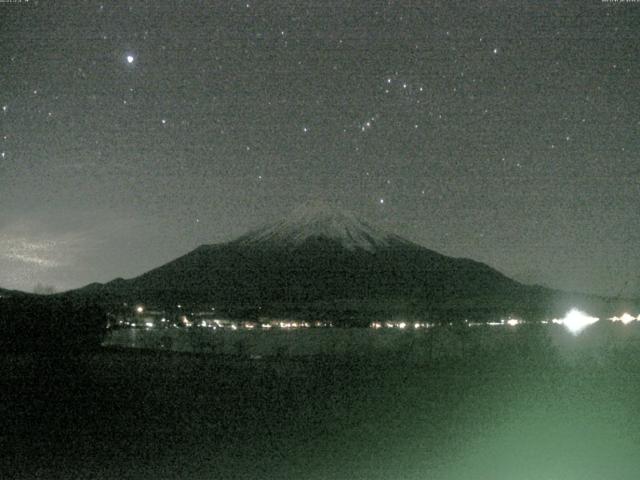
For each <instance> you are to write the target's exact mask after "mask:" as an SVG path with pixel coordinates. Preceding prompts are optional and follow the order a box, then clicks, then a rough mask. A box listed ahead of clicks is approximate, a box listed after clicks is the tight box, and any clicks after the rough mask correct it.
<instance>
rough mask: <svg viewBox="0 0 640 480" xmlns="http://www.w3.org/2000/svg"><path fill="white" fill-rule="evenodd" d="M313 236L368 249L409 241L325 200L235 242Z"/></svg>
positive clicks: (284, 241)
mask: <svg viewBox="0 0 640 480" xmlns="http://www.w3.org/2000/svg"><path fill="white" fill-rule="evenodd" d="M313 238H322V239H327V240H332V241H336V242H338V243H339V244H341V245H342V246H343V247H345V248H348V249H350V250H353V249H356V248H361V249H364V250H367V251H373V250H375V249H376V248H381V247H389V246H391V245H394V244H395V245H397V244H400V243H402V244H407V243H409V242H407V241H406V240H403V239H402V238H400V237H398V236H397V235H393V234H390V233H387V232H385V231H384V230H382V229H380V228H378V227H374V226H372V225H370V224H369V223H367V222H365V221H363V220H361V219H359V218H358V217H356V216H355V215H354V214H353V213H351V212H348V211H345V210H342V209H340V208H338V207H335V206H333V205H329V204H327V203H324V202H313V203H308V204H304V205H301V206H300V207H298V208H296V209H295V210H293V212H292V213H291V214H290V215H289V216H287V217H286V218H284V219H283V220H280V221H279V222H276V223H274V224H271V225H267V226H265V227H262V228H260V229H258V230H256V231H254V232H251V233H249V234H247V235H245V236H243V237H241V238H240V239H238V243H240V244H243V245H254V244H261V243H272V244H280V245H288V246H295V245H300V244H302V243H304V242H306V241H307V240H309V239H313Z"/></svg>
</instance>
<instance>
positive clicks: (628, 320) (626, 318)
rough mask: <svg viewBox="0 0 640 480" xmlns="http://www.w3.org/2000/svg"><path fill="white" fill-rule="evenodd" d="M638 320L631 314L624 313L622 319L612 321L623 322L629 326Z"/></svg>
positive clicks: (616, 318) (613, 318) (612, 319)
mask: <svg viewBox="0 0 640 480" xmlns="http://www.w3.org/2000/svg"><path fill="white" fill-rule="evenodd" d="M635 319H636V318H635V317H632V316H631V315H630V314H628V313H627V312H625V313H623V314H622V316H621V317H612V318H611V319H610V320H611V321H612V322H622V323H623V324H624V325H627V324H629V323H631V322H633V321H634V320H635Z"/></svg>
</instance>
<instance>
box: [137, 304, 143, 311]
mask: <svg viewBox="0 0 640 480" xmlns="http://www.w3.org/2000/svg"><path fill="white" fill-rule="evenodd" d="M136 312H138V313H142V312H144V307H143V306H142V305H139V306H137V307H136Z"/></svg>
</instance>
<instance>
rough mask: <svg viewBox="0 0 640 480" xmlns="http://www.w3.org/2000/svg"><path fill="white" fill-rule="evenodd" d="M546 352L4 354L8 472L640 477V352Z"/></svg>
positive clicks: (1, 414)
mask: <svg viewBox="0 0 640 480" xmlns="http://www.w3.org/2000/svg"><path fill="white" fill-rule="evenodd" d="M534 343H535V342H534ZM535 347H536V345H533V347H531V348H529V347H528V348H527V349H526V350H522V349H520V350H517V349H516V350H514V349H513V348H511V347H510V348H508V349H505V350H504V351H502V352H497V353H496V352H495V351H494V352H492V354H491V355H490V356H482V354H478V353H476V354H474V355H472V356H468V357H463V358H457V359H449V360H438V361H437V362H420V363H416V362H415V361H411V360H408V359H406V358H403V357H402V355H391V354H389V355H386V356H376V357H345V356H340V357H336V356H310V357H306V358H265V359H261V360H250V359H245V358H240V357H233V356H221V355H189V354H179V353H166V352H165V353H157V352H149V351H126V350H125V351H120V350H104V351H100V352H96V353H86V354H82V355H77V356H69V357H67V358H59V357H46V356H34V355H11V356H3V357H0V368H1V370H0V389H1V390H0V392H1V394H0V395H1V397H0V399H1V401H0V418H1V420H0V422H1V425H0V426H1V430H0V442H1V445H0V447H1V450H0V471H1V472H2V475H0V477H2V478H16V479H31V478H43V479H49V478H65V479H68V478H78V479H80V478H82V479H85V478H92V479H185V480H191V479H194V480H195V479H220V478H222V479H226V478H229V479H235V478H238V479H265V478H283V479H284V478H288V479H350V480H353V479H456V480H457V479H487V480H500V479H505V480H507V479H509V480H512V479H515V480H518V479H532V480H533V479H536V480H538V479H549V480H551V479H561V480H574V479H576V480H578V479H580V480H584V479H604V478H606V479H635V478H638V472H640V455H639V454H638V453H639V452H640V416H639V414H640V378H639V376H638V372H640V349H639V348H637V347H636V346H635V344H630V345H628V346H626V347H625V348H616V350H615V351H613V350H612V351H611V352H609V353H608V354H607V355H605V356H602V355H600V356H598V357H597V358H594V357H585V358H584V359H582V360H581V361H572V362H567V361H565V360H564V359H563V358H562V356H561V355H559V354H558V352H557V351H556V350H554V349H553V348H549V346H548V345H543V344H540V345H538V346H537V347H538V348H535Z"/></svg>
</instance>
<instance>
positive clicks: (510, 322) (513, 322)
mask: <svg viewBox="0 0 640 480" xmlns="http://www.w3.org/2000/svg"><path fill="white" fill-rule="evenodd" d="M519 323H520V320H518V319H515V318H510V319H509V320H507V325H509V326H510V327H515V326H516V325H518V324H519Z"/></svg>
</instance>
